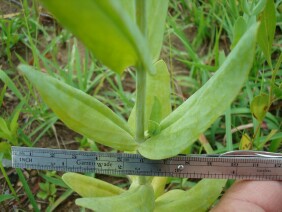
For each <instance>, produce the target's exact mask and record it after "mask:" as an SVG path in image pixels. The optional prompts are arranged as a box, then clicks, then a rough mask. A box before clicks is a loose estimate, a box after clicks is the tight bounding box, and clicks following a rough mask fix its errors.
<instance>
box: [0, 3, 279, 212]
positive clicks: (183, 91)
mask: <svg viewBox="0 0 282 212" xmlns="http://www.w3.org/2000/svg"><path fill="white" fill-rule="evenodd" d="M257 2H259V1H235V0H230V1H218V0H211V1H185V0H174V1H170V4H169V15H168V17H167V22H166V30H165V41H164V47H163V49H162V55H161V58H163V59H164V60H165V61H166V63H167V64H168V67H169V71H170V75H171V85H172V91H171V94H172V95H171V101H172V105H173V109H175V108H177V106H178V105H180V104H181V103H182V102H184V101H185V100H186V99H187V98H189V96H191V95H192V94H193V93H194V92H195V91H196V90H197V89H199V88H200V87H201V86H202V85H203V84H204V83H205V82H206V81H207V80H208V79H209V78H210V77H211V76H212V75H213V73H214V71H216V70H217V68H218V67H219V66H220V64H221V63H222V62H223V60H224V58H225V56H226V55H227V54H228V53H229V52H230V50H231V49H232V48H233V46H234V45H235V43H236V42H237V40H236V39H238V37H240V33H241V34H242V32H244V24H242V20H240V18H239V17H240V16H243V17H245V19H247V18H248V17H250V16H251V15H252V14H255V13H256V12H257V15H258V16H260V17H258V18H263V17H262V14H260V12H261V10H260V8H257V7H255V5H257ZM0 15H1V17H0V23H1V24H0V33H1V40H0V69H1V70H0V148H2V150H3V149H4V148H5V147H6V146H5V144H6V143H10V144H11V145H20V146H35V147H50V148H65V149H83V150H88V151H90V150H91V151H111V149H109V148H108V147H105V146H102V145H98V144H96V143H95V142H94V141H92V140H89V139H88V138H86V137H82V136H80V135H78V134H76V133H74V132H73V131H71V130H69V129H68V128H67V127H65V126H64V124H63V123H62V122H61V121H60V120H59V119H58V118H57V117H56V115H55V114H54V113H53V112H52V111H51V110H50V109H49V108H48V107H47V105H45V103H44V102H42V100H41V99H40V97H39V96H38V94H37V92H36V91H35V90H34V89H33V87H32V86H31V84H30V83H29V82H28V81H26V80H25V79H24V78H23V77H22V76H21V75H19V74H18V72H17V70H16V67H17V65H18V64H19V63H26V64H30V65H34V66H35V67H37V68H40V69H41V70H42V71H43V72H47V73H49V74H50V75H52V76H54V77H56V78H58V79H60V80H62V81H64V82H65V83H67V84H69V85H71V86H73V87H75V88H79V89H80V90H82V91H84V92H86V93H88V94H90V95H93V96H95V97H96V98H98V99H99V100H100V101H102V102H103V103H105V104H106V105H108V106H109V107H110V108H111V109H112V110H113V111H114V112H115V113H117V114H118V115H119V116H120V117H123V118H124V119H126V120H127V119H128V116H129V114H130V111H131V109H132V107H133V106H134V102H135V82H134V79H135V75H134V72H133V71H132V70H130V69H128V70H127V71H126V72H125V73H124V74H122V75H117V74H115V73H114V72H112V71H111V70H108V69H107V68H106V67H105V66H103V65H102V64H101V63H100V62H99V61H97V60H96V59H95V58H94V57H93V55H91V53H89V51H88V50H87V49H85V48H84V47H83V46H82V44H81V43H80V42H79V41H78V40H77V39H76V38H74V37H73V36H72V34H71V33H70V32H68V31H67V30H65V29H64V28H62V27H61V26H60V25H59V24H58V23H57V22H56V21H55V20H54V19H53V17H52V16H51V15H50V14H49V13H48V12H47V11H45V10H44V9H43V8H42V7H41V5H40V4H39V3H38V2H37V1H36V0H33V1H28V0H23V1H20V0H19V1H16V0H1V1H0ZM270 15H273V16H274V17H275V19H276V23H275V22H274V24H275V25H276V29H275V37H274V41H273V43H272V45H271V48H270V49H269V54H268V55H267V54H265V51H264V49H263V48H261V47H259V48H257V52H256V57H255V58H256V59H255V63H254V66H253V68H252V70H251V74H250V76H249V79H248V81H247V82H246V84H245V86H244V87H243V89H242V92H241V93H240V95H239V96H238V97H237V99H236V100H235V101H234V102H233V104H232V106H231V107H230V109H229V110H228V111H226V113H225V115H224V116H222V117H220V118H219V119H217V121H216V122H215V123H214V124H213V125H212V126H211V128H209V130H207V131H206V132H205V134H204V135H202V137H201V138H200V139H199V142H197V143H195V144H194V145H193V146H192V147H191V148H189V149H187V150H186V153H196V154H202V153H205V150H204V147H205V145H208V144H207V143H209V144H210V145H211V147H212V148H213V149H215V150H216V153H221V152H226V151H230V150H234V149H238V148H245V149H251V148H253V149H258V150H265V151H272V152H281V141H282V132H281V119H282V118H281V106H282V101H281V97H282V91H281V90H282V88H281V86H282V84H281V83H282V70H281V60H282V59H281V49H282V43H281V41H282V39H281V36H282V33H281V31H282V1H281V0H277V1H275V14H270ZM54 70H56V71H54ZM234 80H236V79H234ZM219 95H220V94H219ZM257 96H259V97H257ZM265 97H266V98H265ZM265 99H266V100H265ZM269 100H270V102H271V104H270V103H269ZM265 102H267V103H265ZM252 104H253V107H252ZM254 105H262V107H263V106H265V105H267V108H266V110H265V114H262V113H261V112H259V113H258V114H256V109H254V108H257V107H254ZM252 113H255V116H253V115H252ZM0 164H1V163H0ZM0 168H1V173H0V208H4V210H7V211H8V210H10V209H11V208H15V209H24V210H27V211H28V210H32V207H33V208H41V209H46V208H48V210H58V211H61V210H63V209H64V208H73V209H74V210H75V209H77V210H79V209H78V208H76V206H74V205H73V199H75V198H76V197H77V196H76V194H74V193H73V192H72V190H70V189H69V188H68V187H67V186H66V185H65V184H64V183H63V181H62V180H61V178H60V176H61V175H62V173H59V172H45V171H36V170H14V169H4V168H3V167H2V165H0ZM91 175H93V174H91ZM96 177H97V178H101V179H103V180H105V181H109V182H111V183H113V184H115V185H118V186H120V187H123V188H126V187H128V185H129V183H128V180H127V179H126V178H122V177H115V176H111V177H109V176H102V175H96ZM169 181H170V183H169V184H168V185H167V190H170V189H172V188H181V189H184V190H187V189H190V188H191V187H193V185H195V182H196V181H195V180H193V179H176V178H171V179H170V180H169ZM231 184H232V181H230V182H229V184H228V185H227V187H226V188H228V186H230V185H231Z"/></svg>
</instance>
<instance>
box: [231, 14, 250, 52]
mask: <svg viewBox="0 0 282 212" xmlns="http://www.w3.org/2000/svg"><path fill="white" fill-rule="evenodd" d="M246 31H247V23H246V21H245V19H244V18H243V17H241V16H239V17H238V18H237V20H236V22H235V25H234V28H233V41H232V45H231V48H232V49H233V48H234V47H235V46H236V44H237V43H238V41H239V40H240V39H241V37H242V36H243V35H244V33H245V32H246Z"/></svg>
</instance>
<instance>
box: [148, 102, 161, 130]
mask: <svg viewBox="0 0 282 212" xmlns="http://www.w3.org/2000/svg"><path fill="white" fill-rule="evenodd" d="M161 110H162V105H161V103H160V101H159V100H158V98H157V97H154V103H153V106H152V111H151V115H150V119H149V122H148V133H149V135H156V134H158V133H159V132H160V122H161V120H162V113H161V112H162V111H161Z"/></svg>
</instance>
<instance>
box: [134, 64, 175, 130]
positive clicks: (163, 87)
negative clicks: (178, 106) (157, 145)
mask: <svg viewBox="0 0 282 212" xmlns="http://www.w3.org/2000/svg"><path fill="white" fill-rule="evenodd" d="M154 66H155V69H156V74H155V75H149V74H147V83H146V100H145V101H146V102H145V105H146V108H145V124H144V125H145V130H147V129H148V122H149V119H150V115H151V113H152V108H153V104H154V99H155V98H157V99H158V101H159V102H160V105H161V111H160V113H161V116H162V117H161V119H163V118H165V117H166V116H167V115H168V114H170V112H171V104H170V76H169V72H168V70H167V67H166V64H165V62H164V61H163V60H160V61H158V62H156V63H155V64H154ZM135 107H136V106H134V108H133V110H132V112H131V114H130V116H129V119H128V123H129V126H130V128H131V129H132V131H135V124H136V123H135Z"/></svg>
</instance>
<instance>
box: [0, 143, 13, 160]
mask: <svg viewBox="0 0 282 212" xmlns="http://www.w3.org/2000/svg"><path fill="white" fill-rule="evenodd" d="M0 153H2V154H3V155H2V156H3V158H5V159H9V160H10V159H11V145H10V144H9V143H7V142H0ZM1 159H2V158H1Z"/></svg>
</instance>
